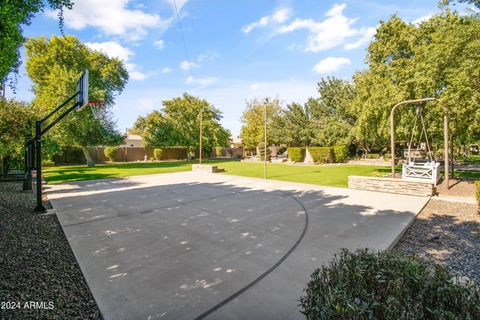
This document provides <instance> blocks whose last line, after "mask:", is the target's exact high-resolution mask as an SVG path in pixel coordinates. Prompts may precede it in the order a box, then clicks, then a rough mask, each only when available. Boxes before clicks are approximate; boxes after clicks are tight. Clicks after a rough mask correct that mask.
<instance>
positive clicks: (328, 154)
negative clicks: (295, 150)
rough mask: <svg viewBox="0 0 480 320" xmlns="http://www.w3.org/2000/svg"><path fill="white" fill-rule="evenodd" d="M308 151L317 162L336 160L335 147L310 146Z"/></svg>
mask: <svg viewBox="0 0 480 320" xmlns="http://www.w3.org/2000/svg"><path fill="white" fill-rule="evenodd" d="M308 151H309V152H310V155H311V156H312V159H313V162H315V163H333V162H335V152H334V151H333V147H312V148H308Z"/></svg>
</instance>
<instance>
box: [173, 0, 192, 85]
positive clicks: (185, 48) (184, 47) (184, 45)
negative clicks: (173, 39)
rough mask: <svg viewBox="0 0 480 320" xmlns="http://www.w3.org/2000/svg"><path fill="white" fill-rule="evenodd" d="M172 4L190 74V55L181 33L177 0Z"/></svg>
mask: <svg viewBox="0 0 480 320" xmlns="http://www.w3.org/2000/svg"><path fill="white" fill-rule="evenodd" d="M173 4H174V6H175V13H176V14H177V21H178V28H179V29H180V34H181V35H182V43H183V49H184V50H185V56H186V58H187V63H188V72H189V73H190V76H191V75H192V74H191V71H190V69H191V68H190V56H189V54H188V49H187V42H186V41H185V35H184V34H183V28H182V22H181V21H180V15H179V14H178V8H177V1H176V0H173Z"/></svg>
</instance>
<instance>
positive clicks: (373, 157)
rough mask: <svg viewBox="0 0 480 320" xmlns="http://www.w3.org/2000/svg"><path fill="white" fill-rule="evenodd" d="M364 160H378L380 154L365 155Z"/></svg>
mask: <svg viewBox="0 0 480 320" xmlns="http://www.w3.org/2000/svg"><path fill="white" fill-rule="evenodd" d="M365 158H366V159H378V158H380V154H378V153H367V154H366V155H365Z"/></svg>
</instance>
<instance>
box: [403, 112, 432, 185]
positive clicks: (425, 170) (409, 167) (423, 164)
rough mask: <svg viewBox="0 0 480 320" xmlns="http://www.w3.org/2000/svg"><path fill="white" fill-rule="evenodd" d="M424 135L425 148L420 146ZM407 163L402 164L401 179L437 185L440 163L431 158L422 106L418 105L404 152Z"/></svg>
mask: <svg viewBox="0 0 480 320" xmlns="http://www.w3.org/2000/svg"><path fill="white" fill-rule="evenodd" d="M419 119H420V124H421V127H422V128H421V130H420V136H419V138H418V143H417V145H416V150H415V151H414V153H413V156H412V144H413V139H414V136H415V131H416V129H417V123H418V120H419ZM423 136H425V145H426V150H424V149H423V148H420V146H421V140H422V137H423ZM406 158H407V163H404V164H403V165H402V179H403V180H409V181H423V182H429V183H432V184H433V185H435V186H436V185H437V183H438V181H439V180H440V163H439V162H436V161H435V160H433V157H432V151H431V150H430V143H429V141H428V135H427V129H426V127H425V121H424V119H423V107H421V106H418V107H417V109H416V117H415V122H414V124H413V128H412V134H411V136H410V141H409V143H408V150H407V152H406ZM425 158H426V159H427V160H426V161H418V159H425Z"/></svg>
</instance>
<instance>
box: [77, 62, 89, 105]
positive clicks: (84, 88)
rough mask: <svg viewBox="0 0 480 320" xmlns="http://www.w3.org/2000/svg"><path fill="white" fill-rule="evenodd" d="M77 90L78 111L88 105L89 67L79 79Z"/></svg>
mask: <svg viewBox="0 0 480 320" xmlns="http://www.w3.org/2000/svg"><path fill="white" fill-rule="evenodd" d="M77 92H78V94H77V105H78V106H77V111H80V110H82V109H83V108H85V107H86V106H87V105H88V69H85V71H83V73H82V76H81V77H80V79H78V82H77Z"/></svg>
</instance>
